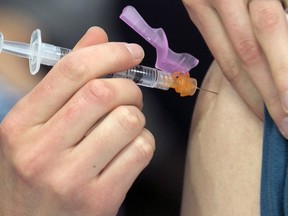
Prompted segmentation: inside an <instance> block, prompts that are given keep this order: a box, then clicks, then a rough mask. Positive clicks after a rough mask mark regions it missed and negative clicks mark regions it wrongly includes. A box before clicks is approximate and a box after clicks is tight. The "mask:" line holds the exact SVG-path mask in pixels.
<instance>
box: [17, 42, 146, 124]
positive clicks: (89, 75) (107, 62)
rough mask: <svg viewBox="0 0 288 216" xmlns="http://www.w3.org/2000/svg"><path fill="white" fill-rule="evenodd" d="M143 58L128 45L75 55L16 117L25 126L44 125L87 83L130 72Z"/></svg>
mask: <svg viewBox="0 0 288 216" xmlns="http://www.w3.org/2000/svg"><path fill="white" fill-rule="evenodd" d="M133 49H134V51H135V52H134V53H133V54H131V53H132V51H131V50H133ZM137 53H138V54H137ZM143 56H144V52H143V50H142V48H141V47H140V46H138V45H135V44H133V45H127V44H125V43H104V44H100V45H95V46H90V47H86V48H83V49H79V50H76V51H73V52H71V53H70V54H69V55H67V56H65V57H64V58H63V59H62V60H61V61H60V62H59V63H58V64H56V65H55V66H54V68H53V69H52V70H51V71H50V72H49V73H48V74H47V76H46V77H45V78H44V79H43V80H42V81H41V82H40V83H39V84H38V85H37V86H36V87H35V88H34V89H33V90H32V91H31V92H30V93H29V94H28V95H27V96H26V97H24V98H23V99H22V100H21V101H20V102H19V103H18V104H17V105H16V106H15V109H14V110H15V113H17V116H19V115H20V116H22V119H21V121H22V124H24V125H28V126H29V125H30V126H33V125H37V124H41V123H44V122H46V121H47V120H48V119H50V118H51V116H53V115H54V114H55V113H56V112H57V111H58V110H59V109H60V108H61V107H62V106H63V105H64V104H65V103H66V102H67V101H68V100H69V99H70V98H71V97H72V96H73V95H74V94H75V93H76V92H77V91H78V90H79V89H80V88H81V87H82V86H83V85H84V84H85V83H87V82H88V81H90V80H92V79H95V78H97V77H101V76H103V75H105V74H108V73H112V72H119V71H124V70H127V69H128V68H131V67H133V66H135V65H137V64H139V63H140V61H141V60H142V58H143Z"/></svg>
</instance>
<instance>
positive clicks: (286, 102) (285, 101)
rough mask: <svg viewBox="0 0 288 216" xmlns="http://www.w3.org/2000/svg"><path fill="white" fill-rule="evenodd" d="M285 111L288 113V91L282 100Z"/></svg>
mask: <svg viewBox="0 0 288 216" xmlns="http://www.w3.org/2000/svg"><path fill="white" fill-rule="evenodd" d="M282 100H283V101H282V103H283V108H284V111H285V112H287V113H288V91H286V92H285V93H284V95H283V98H282Z"/></svg>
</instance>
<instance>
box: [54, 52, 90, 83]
mask: <svg viewBox="0 0 288 216" xmlns="http://www.w3.org/2000/svg"><path fill="white" fill-rule="evenodd" d="M85 59H86V58H84V57H79V56H78V55H77V54H75V53H70V54H69V55H67V56H65V58H63V61H61V63H59V65H58V67H59V68H60V71H61V73H62V75H63V76H64V77H65V78H67V79H69V80H71V81H74V82H79V81H81V80H85V78H86V77H87V76H88V74H89V66H88V64H87V62H86V61H85Z"/></svg>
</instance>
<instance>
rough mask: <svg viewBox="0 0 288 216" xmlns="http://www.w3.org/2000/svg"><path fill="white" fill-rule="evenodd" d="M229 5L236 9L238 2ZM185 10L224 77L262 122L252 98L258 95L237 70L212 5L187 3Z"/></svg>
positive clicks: (258, 105)
mask: <svg viewBox="0 0 288 216" xmlns="http://www.w3.org/2000/svg"><path fill="white" fill-rule="evenodd" d="M233 2H235V4H236V5H235V7H237V5H238V4H239V1H233ZM184 3H185V2H184ZM240 4H241V3H240ZM224 5H226V3H225V4H224ZM186 8H187V9H188V13H189V15H190V17H191V19H192V20H193V22H194V23H195V25H196V26H197V28H198V29H199V30H200V32H201V34H202V35H203V37H204V39H205V41H206V42H207V45H208V47H209V48H210V50H211V52H212V54H213V56H214V57H215V59H216V61H217V62H218V64H219V66H220V68H221V70H222V71H223V73H224V75H225V77H226V78H227V79H228V80H229V82H230V83H231V84H232V86H233V87H234V88H235V90H236V91H237V92H238V94H239V95H240V96H241V98H242V99H243V100H244V101H245V102H246V103H247V105H248V106H249V107H250V108H251V109H252V110H253V111H254V112H255V113H256V114H257V115H258V116H259V117H261V118H262V116H263V115H262V114H263V110H262V101H261V99H260V97H257V99H255V97H254V96H255V95H259V93H258V90H257V89H256V87H255V86H254V84H253V83H252V82H251V80H250V78H249V77H248V76H247V74H246V72H245V71H244V69H243V67H242V66H241V62H240V61H239V60H238V56H237V54H236V52H235V51H234V47H233V46H232V43H231V41H230V38H229V37H228V35H227V32H226V30H225V27H224V25H223V23H222V20H221V18H220V17H219V15H218V13H217V12H216V11H215V9H214V8H213V6H212V5H210V4H208V3H205V4H203V2H202V1H200V2H199V1H187V2H186Z"/></svg>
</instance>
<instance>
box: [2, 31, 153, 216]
mask: <svg viewBox="0 0 288 216" xmlns="http://www.w3.org/2000/svg"><path fill="white" fill-rule="evenodd" d="M143 57H144V52H143V50H142V48H141V47H139V46H138V45H136V44H126V43H111V42H110V43H109V42H108V38H107V35H106V33H105V32H104V31H103V30H102V29H100V28H97V27H93V28H91V29H89V30H88V32H87V33H86V34H85V35H84V36H83V38H82V39H81V40H80V41H79V42H78V44H77V45H76V46H75V48H74V51H73V52H72V53H70V54H68V55H67V56H65V57H64V58H63V59H62V60H61V61H59V63H58V64H56V65H55V66H54V67H53V69H52V70H51V71H50V72H49V73H48V74H47V76H46V77H45V78H44V79H42V80H41V81H40V83H39V84H38V85H37V86H36V87H35V88H34V89H33V90H32V91H31V92H29V93H28V94H27V95H26V96H25V97H24V98H23V99H22V100H20V101H19V102H18V103H17V104H16V105H15V106H14V108H13V109H12V110H11V111H10V112H9V113H8V115H7V116H6V118H5V119H4V120H3V122H2V123H1V125H0V154H1V155H0V172H1V175H0V215H3V216H4V215H5V216H6V215H7V216H9V215H13V216H17V215H19V216H20V215H21V216H25V215H27V216H28V215H29V216H33V215H35V216H36V215H37V216H38V215H43V216H45V215H47V216H48V215H59V216H60V215H61V216H65V215H69V216H71V215H73V216H74V215H81V216H82V215H87V216H89V215H91V216H92V215H93V216H95V215H101V216H106V215H107V216H108V215H115V214H116V212H117V211H118V209H119V206H120V205H121V203H122V201H123V199H124V197H125V194H126V193H127V191H128V190H129V188H130V186H131V184H132V183H133V181H134V180H135V178H136V177H137V176H138V174H139V173H140V172H141V171H142V170H143V169H144V168H145V166H146V165H147V164H148V163H149V161H150V159H151V157H152V155H153V151H154V148H155V141H154V137H153V135H152V134H151V133H150V132H149V131H148V130H147V129H145V128H144V125H145V117H144V115H143V114H142V112H141V109H142V106H143V104H142V95H141V91H140V89H139V88H138V87H137V85H136V84H135V83H133V82H132V81H130V80H126V79H107V80H104V79H99V77H101V76H103V75H105V74H108V73H113V72H118V71H123V70H126V69H128V68H131V67H133V66H135V65H137V64H139V63H140V62H141V60H142V59H143ZM15 207H17V208H15Z"/></svg>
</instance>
